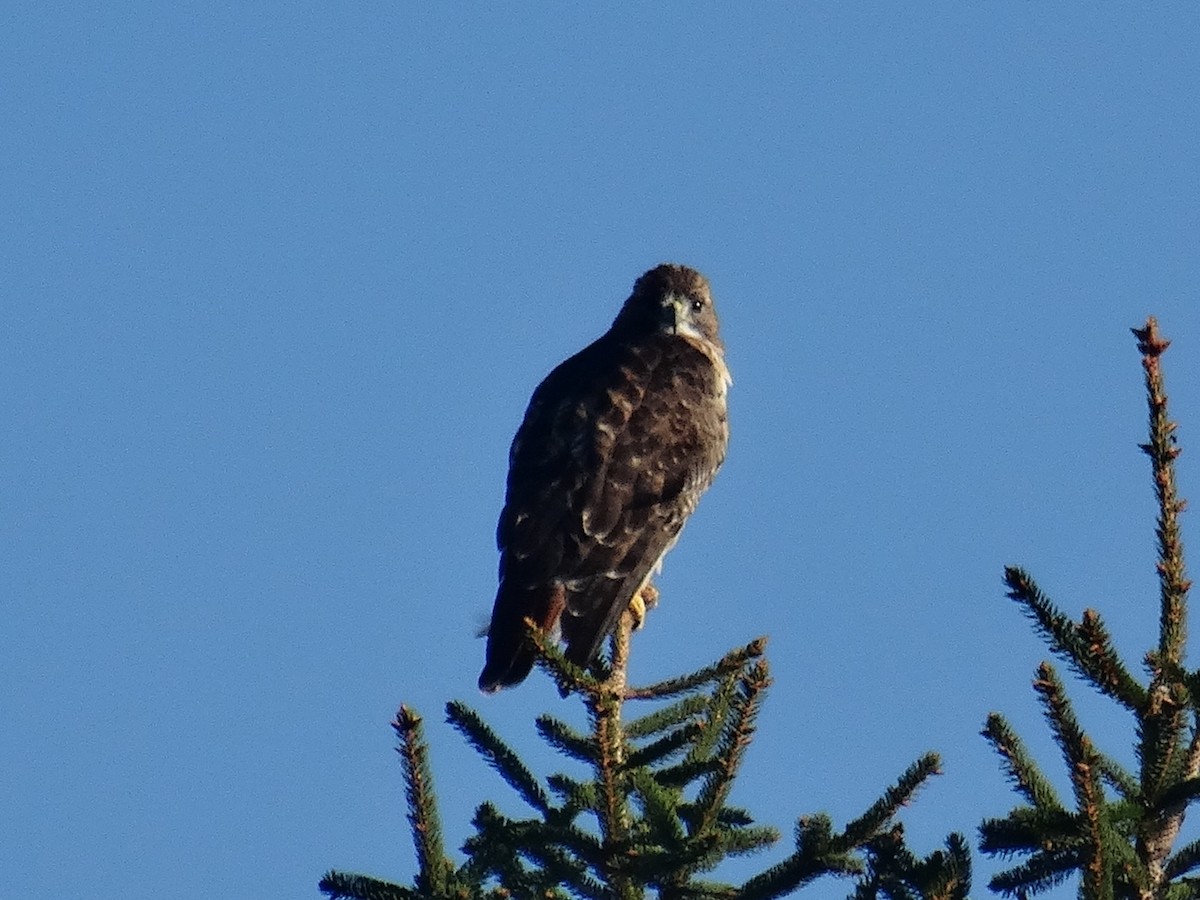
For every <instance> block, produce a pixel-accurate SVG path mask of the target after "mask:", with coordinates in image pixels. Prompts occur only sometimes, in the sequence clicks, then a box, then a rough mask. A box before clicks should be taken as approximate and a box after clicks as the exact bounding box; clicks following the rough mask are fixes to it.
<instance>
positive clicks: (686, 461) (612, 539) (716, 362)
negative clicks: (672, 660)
mask: <svg viewBox="0 0 1200 900" xmlns="http://www.w3.org/2000/svg"><path fill="white" fill-rule="evenodd" d="M729 384H730V378H729V370H728V369H727V368H726V367H725V358H724V345H722V343H721V338H720V336H719V335H718V334H717V314H716V311H715V310H714V309H713V301H712V295H711V294H710V292H709V287H708V281H707V280H705V278H704V276H703V275H701V274H700V273H699V272H697V271H696V270H694V269H689V268H687V267H685V266H676V265H661V266H658V267H656V268H654V269H651V270H650V271H649V272H647V273H646V274H645V275H643V276H642V277H641V278H639V279H638V280H637V283H636V284H635V285H634V286H633V294H632V295H631V296H630V297H629V299H628V300H626V301H625V305H624V306H622V307H621V312H620V313H619V314H618V315H617V318H616V320H615V321H614V322H613V323H612V327H611V328H609V330H608V331H607V332H606V333H605V334H604V335H602V336H601V337H600V338H599V339H597V340H596V341H595V342H593V343H592V344H591V345H589V346H588V347H585V348H584V349H583V350H581V351H580V352H579V353H576V354H575V355H574V356H572V357H571V358H570V359H568V360H567V361H566V362H564V363H562V364H561V365H559V366H558V367H557V368H556V369H555V370H554V371H553V372H551V373H550V374H549V376H547V378H546V380H545V381H543V382H542V383H541V384H540V385H539V386H538V388H537V390H536V391H534V392H533V398H532V399H531V400H530V401H529V409H528V410H527V411H526V412H525V421H524V422H523V423H522V424H521V427H520V429H519V430H518V431H517V436H516V437H515V438H514V439H513V443H512V449H511V450H510V451H509V470H508V492H507V496H506V499H505V503H504V509H503V510H502V511H501V513H500V524H499V526H498V527H497V530H496V543H497V545H498V546H499V548H500V586H499V589H498V590H497V592H496V604H495V607H494V608H493V610H492V622H491V626H490V627H489V629H488V642H487V663H486V665H485V666H484V668H483V673H482V674H481V675H480V676H479V687H480V688H481V689H482V690H484V691H487V692H489V693H490V692H493V691H496V690H499V689H500V688H502V687H507V686H509V685H513V684H517V683H519V682H521V681H522V680H524V678H525V676H526V675H528V674H529V671H530V669H531V668H532V667H533V660H534V652H535V651H534V648H533V647H532V646H531V645H530V644H529V642H528V640H527V639H526V636H525V625H524V620H525V619H526V618H529V619H532V620H533V621H534V622H536V623H537V624H538V625H539V626H540V627H542V628H543V629H546V630H554V629H557V630H558V631H559V632H560V633H561V635H562V637H563V638H564V639H565V640H566V644H567V650H566V654H567V657H568V658H569V659H570V660H571V661H572V662H574V663H576V664H578V665H580V666H586V665H587V664H588V663H589V662H591V660H592V658H593V657H595V655H596V653H597V652H598V651H599V649H600V645H601V644H602V643H603V642H604V639H605V638H606V637H607V636H608V635H609V634H611V633H612V631H613V629H614V628H616V625H617V620H618V619H619V618H620V616H621V613H622V612H624V611H625V609H626V608H627V607H628V606H629V604H630V601H632V600H633V599H634V597H635V596H641V595H643V594H644V593H649V592H652V591H653V588H652V587H650V584H649V582H650V577H651V575H653V574H654V573H655V572H656V571H657V567H658V565H659V563H660V562H661V560H662V557H663V554H665V553H666V552H667V551H668V550H670V549H671V547H672V546H673V545H674V544H675V541H676V540H677V539H678V537H679V531H680V529H681V528H683V523H684V522H685V521H687V518H688V516H690V515H691V514H692V511H693V510H694V509H695V508H696V502H697V501H698V500H699V499H700V495H701V494H702V493H704V491H705V489H706V488H707V487H708V486H709V485H710V484H711V483H712V480H713V476H715V475H716V473H717V469H718V468H719V467H720V465H721V462H722V460H724V458H725V448H726V446H727V445H728V443H729V423H728V420H727V418H726V407H725V395H726V392H727V390H728V388H729ZM650 596H651V597H652V596H653V594H651V595H650Z"/></svg>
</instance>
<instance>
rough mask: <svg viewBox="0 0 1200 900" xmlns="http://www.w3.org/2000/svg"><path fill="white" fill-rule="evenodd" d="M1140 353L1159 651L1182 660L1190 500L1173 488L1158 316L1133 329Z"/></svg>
mask: <svg viewBox="0 0 1200 900" xmlns="http://www.w3.org/2000/svg"><path fill="white" fill-rule="evenodd" d="M1132 331H1133V333H1134V335H1136V337H1137V339H1138V350H1139V351H1140V352H1141V354H1142V368H1143V369H1144V370H1145V373H1146V401H1147V406H1148V408H1149V414H1150V440H1149V442H1148V443H1146V444H1143V445H1142V450H1143V451H1144V452H1145V453H1146V455H1147V456H1149V457H1150V462H1151V469H1152V470H1153V478H1154V493H1155V496H1156V498H1157V500H1158V522H1157V527H1156V529H1155V532H1156V534H1157V536H1158V576H1159V587H1160V601H1161V610H1160V616H1159V642H1158V652H1159V655H1160V657H1161V658H1162V659H1163V660H1164V661H1169V662H1172V663H1176V664H1178V663H1181V662H1182V660H1183V649H1184V642H1185V640H1186V638H1187V605H1186V604H1187V592H1188V588H1190V587H1191V582H1190V581H1188V579H1187V574H1186V571H1185V567H1184V562H1183V541H1182V539H1181V538H1180V534H1179V513H1180V512H1182V511H1183V509H1184V507H1185V506H1186V505H1187V504H1186V502H1185V501H1183V500H1180V499H1179V497H1178V495H1177V493H1176V489H1175V459H1176V457H1178V456H1179V453H1180V448H1179V446H1178V444H1177V442H1176V439H1175V428H1176V425H1175V423H1174V422H1172V421H1171V420H1170V418H1169V416H1168V415H1167V393H1166V390H1165V388H1164V386H1163V377H1162V368H1161V365H1160V362H1159V360H1160V358H1161V357H1162V354H1163V353H1164V352H1165V351H1166V349H1167V348H1168V347H1169V346H1171V342H1170V341H1168V340H1166V339H1165V338H1163V337H1162V335H1160V334H1159V332H1158V321H1157V320H1156V319H1155V318H1154V317H1153V316H1151V317H1149V318H1148V319H1146V324H1145V325H1144V326H1143V327H1142V328H1134V329H1132Z"/></svg>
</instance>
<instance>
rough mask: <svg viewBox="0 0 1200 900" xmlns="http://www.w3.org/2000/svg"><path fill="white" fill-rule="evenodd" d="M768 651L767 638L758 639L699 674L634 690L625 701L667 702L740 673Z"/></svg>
mask: <svg viewBox="0 0 1200 900" xmlns="http://www.w3.org/2000/svg"><path fill="white" fill-rule="evenodd" d="M766 649H767V639H766V638H765V637H760V638H756V639H754V640H753V641H751V642H750V643H749V644H747V645H746V646H744V647H739V648H738V649H736V650H731V651H730V652H729V653H726V654H725V655H724V656H723V657H721V659H720V660H718V661H717V662H715V663H713V665H711V666H706V667H705V668H703V669H700V670H699V671H697V672H692V673H691V674H690V675H685V676H683V677H682V678H668V679H667V680H665V681H659V682H657V683H656V684H651V685H647V686H645V687H639V688H632V689H630V690H628V691H627V692H626V694H625V699H626V700H648V699H654V700H665V699H668V698H670V697H677V696H679V695H680V694H683V693H686V692H688V691H693V690H695V689H696V688H698V687H700V686H701V685H704V684H708V683H709V682H711V681H716V680H718V679H720V678H722V677H724V676H728V675H733V674H736V673H737V672H740V671H741V669H742V667H743V666H745V665H746V663H747V662H748V661H750V660H751V659H756V658H758V657H760V656H762V655H763V653H764V652H766Z"/></svg>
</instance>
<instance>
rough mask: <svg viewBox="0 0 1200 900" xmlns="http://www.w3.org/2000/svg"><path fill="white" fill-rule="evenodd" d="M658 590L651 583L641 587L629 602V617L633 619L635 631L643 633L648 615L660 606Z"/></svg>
mask: <svg viewBox="0 0 1200 900" xmlns="http://www.w3.org/2000/svg"><path fill="white" fill-rule="evenodd" d="M658 597H659V594H658V588H656V587H655V586H654V585H652V584H651V583H650V582H648V581H647V582H646V583H645V584H643V585H642V586H641V588H640V589H639V590H638V592H637V593H636V594H634V595H633V599H632V600H630V601H629V615H631V616H632V617H633V630H634V631H641V630H642V626H643V625H645V624H646V613H647V612H649V611H650V610H652V609H654V607H656V606H658Z"/></svg>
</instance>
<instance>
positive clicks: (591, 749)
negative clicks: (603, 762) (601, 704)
mask: <svg viewBox="0 0 1200 900" xmlns="http://www.w3.org/2000/svg"><path fill="white" fill-rule="evenodd" d="M534 727H535V728H537V732H538V734H539V735H541V737H542V740H544V741H545V742H546V743H547V744H549V745H550V746H551V747H553V748H554V749H555V750H557V751H559V752H560V753H562V754H563V755H564V756H568V757H570V758H571V759H576V760H579V761H580V762H583V763H587V764H588V765H591V764H592V763H593V762H595V761H596V745H595V744H594V743H593V742H592V740H591V738H589V737H587V736H586V735H582V734H580V733H579V732H577V731H576V730H575V729H573V728H572V727H571V726H570V725H568V724H567V723H566V722H564V721H562V720H561V719H556V718H554V717H553V716H538V717H537V719H536V720H534Z"/></svg>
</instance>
